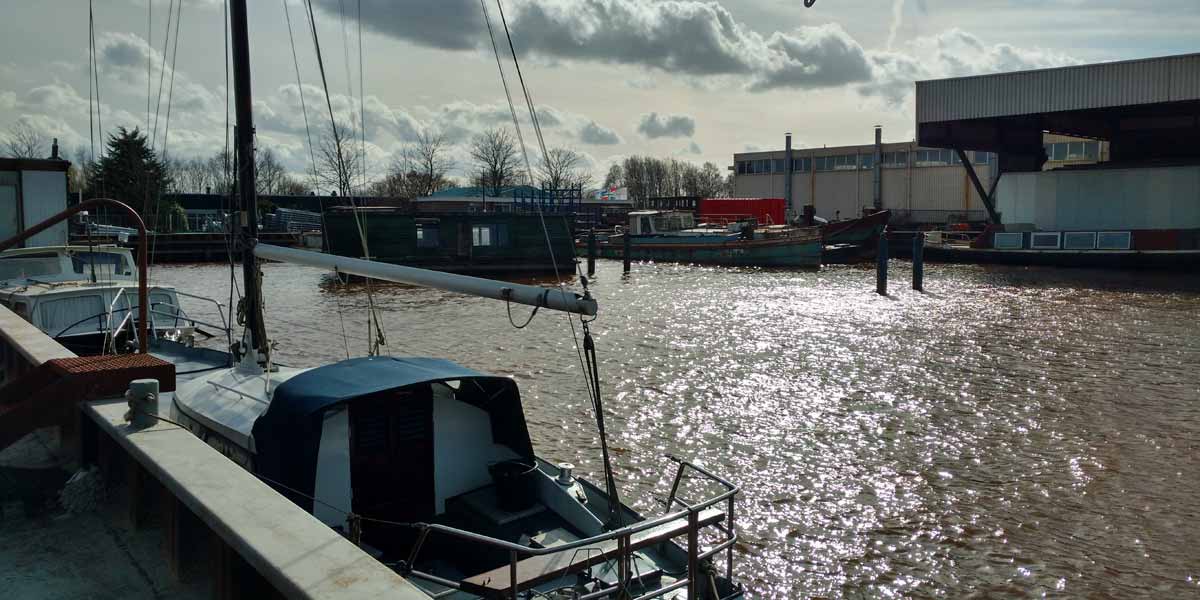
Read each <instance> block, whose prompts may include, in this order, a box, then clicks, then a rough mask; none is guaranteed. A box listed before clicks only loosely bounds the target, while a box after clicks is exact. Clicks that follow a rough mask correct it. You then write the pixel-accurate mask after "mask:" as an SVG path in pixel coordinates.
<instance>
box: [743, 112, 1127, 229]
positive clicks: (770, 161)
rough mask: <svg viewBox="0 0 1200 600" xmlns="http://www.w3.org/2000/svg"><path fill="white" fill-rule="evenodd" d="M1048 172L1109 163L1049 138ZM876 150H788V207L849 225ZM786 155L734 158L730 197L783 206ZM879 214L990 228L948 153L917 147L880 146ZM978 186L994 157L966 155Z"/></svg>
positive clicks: (870, 190)
mask: <svg viewBox="0 0 1200 600" xmlns="http://www.w3.org/2000/svg"><path fill="white" fill-rule="evenodd" d="M1044 148H1045V151H1046V154H1047V156H1048V157H1050V159H1049V160H1048V161H1047V162H1046V165H1045V168H1047V169H1050V168H1056V167H1059V166H1066V165H1079V164H1091V163H1096V162H1101V161H1105V160H1107V159H1108V145H1107V143H1105V142H1100V141H1097V140H1086V139H1080V138H1075V137H1070V136H1063V135H1053V134H1047V135H1046V136H1045V139H1044ZM875 150H876V148H875V145H874V144H864V145H860V146H838V147H832V148H827V147H823V148H799V149H793V150H792V190H791V193H792V207H793V210H794V211H796V212H799V211H800V210H801V209H800V207H803V206H805V205H808V204H812V205H813V206H814V207H815V209H816V214H817V216H819V217H823V218H825V219H831V220H832V219H838V218H842V219H848V218H852V217H856V216H859V215H860V214H862V210H863V209H864V208H870V207H873V206H874V201H875V200H874V176H875V174H874V164H875ZM786 156H787V151H786V149H783V150H773V151H767V152H744V153H740V154H735V155H734V165H733V166H732V167H730V169H731V170H732V171H733V172H734V186H733V195H734V196H736V197H754V198H784V197H785V196H786V195H787V193H788V190H787V183H786V182H787V158H786ZM880 156H881V157H882V160H881V161H880V175H881V184H882V185H881V189H880V196H881V207H882V208H886V209H890V210H891V211H892V214H893V218H892V223H893V224H897V223H899V224H911V225H921V224H925V225H944V224H946V223H948V222H957V221H972V222H983V221H986V220H987V210H986V208H985V206H984V204H983V202H982V200H981V199H980V196H979V192H978V191H977V190H976V189H975V186H974V185H973V184H972V182H971V179H970V176H969V175H968V173H967V171H966V169H964V168H963V166H962V164H961V163H960V161H959V158H958V156H956V154H955V152H954V151H953V150H949V149H945V148H931V147H925V146H921V145H919V144H917V143H916V142H900V143H887V144H881V145H880ZM967 156H968V158H969V159H970V160H971V161H972V163H973V165H974V167H975V171H976V173H977V174H978V176H979V178H980V179H981V180H982V181H983V182H985V183H986V184H987V185H990V183H991V181H992V178H993V177H994V175H995V173H996V165H995V161H996V156H995V154H994V153H992V152H987V151H978V152H968V153H967Z"/></svg>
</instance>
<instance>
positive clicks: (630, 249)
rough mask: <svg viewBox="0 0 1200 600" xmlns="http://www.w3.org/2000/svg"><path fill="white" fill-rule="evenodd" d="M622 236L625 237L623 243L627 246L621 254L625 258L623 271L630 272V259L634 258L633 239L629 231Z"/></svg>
mask: <svg viewBox="0 0 1200 600" xmlns="http://www.w3.org/2000/svg"><path fill="white" fill-rule="evenodd" d="M621 238H623V244H624V246H625V247H624V251H623V252H622V253H621V255H622V256H623V257H624V259H625V264H624V265H623V266H622V267H621V268H622V269H623V270H622V271H621V272H622V273H628V272H629V261H630V260H632V256H633V240H632V239H631V238H630V235H629V232H628V231H626V232H625V233H624V234H622V235H621Z"/></svg>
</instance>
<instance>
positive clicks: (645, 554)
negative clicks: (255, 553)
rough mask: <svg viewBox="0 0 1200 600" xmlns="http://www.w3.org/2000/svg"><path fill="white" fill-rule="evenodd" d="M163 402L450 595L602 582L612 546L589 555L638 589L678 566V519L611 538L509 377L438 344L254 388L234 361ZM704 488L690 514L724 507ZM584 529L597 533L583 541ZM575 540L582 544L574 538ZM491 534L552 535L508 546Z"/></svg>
mask: <svg viewBox="0 0 1200 600" xmlns="http://www.w3.org/2000/svg"><path fill="white" fill-rule="evenodd" d="M173 412H174V414H173V417H175V418H177V419H179V420H180V421H181V422H182V423H183V424H184V425H186V426H187V427H188V428H189V429H191V430H192V431H193V432H194V433H196V434H197V435H198V436H200V437H201V438H202V439H204V440H205V441H206V442H207V443H208V444H210V445H212V446H214V447H215V448H217V449H218V450H220V451H221V452H223V453H225V454H226V455H227V456H230V458H232V459H234V461H235V462H238V463H239V464H241V465H242V466H244V467H245V468H247V469H249V470H252V471H253V472H255V473H257V474H258V475H259V476H260V477H261V478H262V479H263V480H264V481H265V482H267V483H268V484H270V485H272V486H273V487H275V488H276V489H277V490H278V491H279V492H280V493H282V494H284V495H285V496H287V497H288V498H290V499H291V500H292V501H294V502H295V503H296V504H298V505H299V506H301V507H303V508H305V509H306V510H308V511H309V512H311V513H312V514H313V516H314V517H316V518H317V519H319V520H321V521H322V522H324V523H326V524H327V525H329V526H331V527H333V528H335V529H338V530H340V531H342V532H343V534H345V535H347V536H349V537H351V538H352V539H354V540H355V541H356V542H358V543H359V544H360V545H361V546H362V547H363V548H364V550H366V551H367V552H369V553H371V554H372V555H373V556H375V557H376V558H378V559H380V560H383V561H384V562H387V563H389V564H391V563H399V564H402V565H403V567H402V568H404V569H407V570H408V574H409V575H411V580H412V581H413V582H414V583H416V584H417V585H419V586H420V587H422V589H424V590H425V591H426V592H427V593H429V594H430V595H432V596H435V597H441V596H439V594H441V593H443V592H447V591H450V592H451V593H453V592H452V591H451V590H452V588H457V589H458V590H459V593H460V595H455V596H454V597H456V598H458V597H463V598H477V597H511V590H513V589H514V588H515V589H520V590H535V591H538V592H542V593H546V592H549V591H551V590H553V589H556V588H557V587H559V586H561V585H563V584H562V583H561V581H562V580H563V578H564V576H565V575H566V574H568V573H581V572H582V573H585V574H586V576H587V578H590V579H588V581H591V582H593V583H594V585H596V586H601V587H604V586H609V585H611V582H608V583H606V581H608V580H610V579H613V578H614V577H616V575H617V570H616V569H615V561H614V562H613V563H609V566H610V567H613V568H609V567H602V565H604V564H605V563H606V562H607V561H609V560H612V559H613V557H616V556H617V555H618V554H620V553H622V552H623V553H626V554H627V555H628V557H629V558H628V559H627V560H630V561H633V563H636V568H637V569H639V570H640V573H641V574H642V576H643V582H642V585H644V586H647V587H646V589H648V590H651V589H655V588H657V587H658V586H660V585H667V584H668V583H669V582H673V581H675V579H674V578H675V577H678V573H679V572H681V571H685V570H686V569H687V564H688V561H687V555H686V553H685V552H684V551H683V550H682V549H681V548H680V547H679V546H677V545H675V544H674V543H671V542H670V540H671V539H672V538H674V537H677V536H680V535H685V534H686V528H687V527H688V523H687V520H686V519H677V520H674V521H668V522H664V524H663V525H661V526H659V527H641V528H640V529H639V530H638V531H639V532H640V533H633V534H632V537H631V538H630V539H631V541H630V542H628V545H627V546H621V545H620V544H619V543H618V542H617V538H618V537H619V536H620V533H619V532H615V531H608V530H607V525H609V524H611V521H610V517H611V516H612V515H613V512H611V511H610V504H609V502H608V498H607V496H606V495H605V493H604V492H603V491H602V490H600V489H599V488H597V487H595V486H593V485H591V484H590V483H587V482H586V481H584V480H582V479H578V478H576V477H574V476H573V474H572V472H571V469H572V467H571V466H570V465H557V466H556V465H551V464H549V463H546V462H545V461H543V460H540V459H538V458H537V457H536V456H535V455H534V452H533V444H532V442H531V440H530V437H529V431H528V428H527V426H526V421H525V415H524V412H523V409H522V406H521V398H520V392H519V390H518V388H517V384H516V382H515V381H513V380H512V379H510V378H507V377H497V376H492V375H486V374H483V373H479V372H477V371H473V370H471V369H467V368H465V367H462V366H459V365H457V364H455V363H452V362H450V361H447V360H443V359H437V358H396V357H382V356H377V357H365V358H354V359H348V360H345V361H341V362H338V363H335V364H331V365H326V366H322V367H317V368H313V369H287V368H280V369H278V370H277V371H275V372H272V373H271V374H270V377H269V378H267V387H266V393H265V394H264V378H263V375H262V373H257V374H256V373H252V372H249V371H239V370H238V369H231V370H223V371H219V372H214V373H210V374H207V375H205V376H202V377H198V378H196V379H192V380H191V381H188V382H186V383H184V384H183V385H181V386H180V388H179V389H178V390H177V391H176V392H175V410H174V411H173ZM730 493H734V492H730ZM728 496H729V494H726V495H725V496H723V497H722V499H723V498H726V497H728ZM714 504H715V501H711V502H708V503H706V504H705V505H704V509H703V510H701V512H700V513H699V515H698V520H697V522H696V524H695V526H696V527H710V526H713V525H715V524H717V523H719V522H720V521H722V520H723V519H724V518H725V513H724V512H723V511H721V510H717V509H713V508H710V507H711V506H713V505H714ZM616 511H617V513H618V514H619V515H620V517H618V518H619V519H620V522H621V523H630V524H632V523H637V522H639V521H642V517H641V516H640V515H637V514H636V513H634V512H633V511H632V510H630V509H628V508H626V507H624V506H620V505H619V504H618V505H616ZM596 536H604V539H603V540H602V541H601V540H598V541H596V543H595V544H591V543H590V542H589V541H590V540H592V539H594V538H596ZM609 538H611V539H609ZM572 543H579V544H588V546H589V548H590V550H589V552H582V551H576V552H572V550H571V546H570V544H572ZM504 544H518V545H520V546H521V547H523V548H527V549H530V550H531V551H532V552H536V551H538V550H539V549H547V550H548V551H550V552H554V550H552V549H555V548H558V547H564V546H565V548H564V550H563V552H560V553H558V554H546V555H535V556H530V557H528V558H520V560H517V559H514V558H513V557H514V554H513V553H512V552H511V547H508V546H505V545H504ZM592 546H594V547H592ZM510 561H516V562H510ZM513 568H516V569H517V570H516V571H513V570H512V569H513ZM513 573H516V574H517V577H518V579H517V580H512V579H511V578H510V575H511V574H513ZM672 573H673V574H674V575H671V574H672ZM581 577H582V575H581ZM606 578H607V579H606ZM576 580H577V579H576V576H575V575H572V576H571V577H570V582H571V583H574V582H575V581H576ZM701 583H702V584H703V585H707V582H701ZM725 589H726V590H727V591H726V593H728V590H729V589H731V588H728V587H725Z"/></svg>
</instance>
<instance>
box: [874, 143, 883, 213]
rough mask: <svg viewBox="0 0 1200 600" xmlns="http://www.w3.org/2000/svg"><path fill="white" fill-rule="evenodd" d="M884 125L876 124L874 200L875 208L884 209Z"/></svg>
mask: <svg viewBox="0 0 1200 600" xmlns="http://www.w3.org/2000/svg"><path fill="white" fill-rule="evenodd" d="M882 162H883V127H882V126H879V125H876V126H875V161H874V162H873V163H872V165H873V167H874V168H873V169H872V171H873V175H874V184H875V193H874V198H873V200H874V202H873V203H872V204H873V205H874V207H875V210H883V165H882V164H880V163H882Z"/></svg>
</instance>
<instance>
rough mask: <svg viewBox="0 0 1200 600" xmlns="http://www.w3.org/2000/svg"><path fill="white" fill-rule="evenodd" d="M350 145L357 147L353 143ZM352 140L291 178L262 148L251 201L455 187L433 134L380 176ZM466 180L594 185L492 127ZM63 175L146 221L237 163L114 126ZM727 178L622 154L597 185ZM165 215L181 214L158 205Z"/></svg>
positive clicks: (567, 156)
mask: <svg viewBox="0 0 1200 600" xmlns="http://www.w3.org/2000/svg"><path fill="white" fill-rule="evenodd" d="M356 140H358V141H359V143H356ZM360 144H361V138H359V133H358V131H357V130H356V129H355V128H354V127H353V126H352V125H348V124H345V123H337V124H335V125H332V126H330V127H328V128H327V130H326V131H325V132H324V134H323V135H321V136H320V137H319V138H318V142H317V143H316V144H315V147H314V148H313V153H312V157H311V159H310V161H309V163H310V164H309V165H308V169H306V172H304V173H301V174H296V173H293V172H290V171H289V170H288V169H287V168H286V167H285V166H284V165H283V163H282V162H281V161H280V160H279V158H278V156H277V155H276V153H275V152H274V151H272V150H271V149H270V148H263V149H259V150H257V151H256V152H255V156H254V168H255V173H256V180H255V181H256V185H255V187H256V191H257V192H258V194H260V195H305V194H311V193H330V194H336V195H340V196H363V195H370V196H376V197H387V198H398V199H413V198H418V197H421V196H428V195H430V194H433V193H436V192H439V191H441V190H444V189H446V188H450V187H454V186H457V185H460V183H461V182H460V180H459V179H457V178H455V177H452V176H451V175H450V173H451V172H452V171H455V170H456V169H457V168H458V166H459V165H458V164H457V163H456V161H455V159H454V158H453V152H454V150H455V148H454V145H453V144H452V143H451V142H450V141H448V140H447V138H446V137H445V136H444V135H443V134H441V133H438V132H435V131H425V132H422V133H420V134H418V135H417V136H416V138H415V139H414V140H413V141H412V142H410V143H408V144H405V145H404V146H403V147H401V149H400V150H398V151H397V152H395V153H394V155H393V156H392V158H391V160H390V162H389V163H388V164H387V165H386V167H384V168H383V170H382V174H381V175H379V176H377V177H374V178H370V177H368V176H367V174H366V170H365V164H364V162H365V161H364V160H363V155H362V152H361V149H362V146H361V145H360ZM3 149H4V150H5V151H6V153H7V154H8V155H9V156H12V157H15V158H44V157H46V156H47V155H48V149H49V143H48V142H47V139H46V137H45V136H44V135H43V134H41V133H40V132H38V131H37V130H36V129H34V128H33V127H31V126H29V125H28V124H27V123H25V122H18V123H16V124H15V125H13V126H12V127H11V128H10V129H9V132H8V135H7V136H5V140H4V144H3ZM466 155H467V157H468V161H467V164H465V165H463V167H464V168H463V169H461V171H463V172H466V173H467V174H468V175H467V177H466V180H465V181H466V183H468V184H470V185H475V186H479V187H480V188H482V189H483V190H484V192H485V193H487V194H490V195H500V194H502V193H503V192H502V189H503V188H508V187H512V186H516V185H522V184H526V183H529V182H530V180H531V179H532V181H533V182H534V183H535V184H536V185H541V186H545V187H548V188H552V189H567V188H582V189H587V188H589V187H591V186H592V185H594V183H595V180H594V179H593V177H592V175H591V170H590V165H589V164H588V161H587V159H586V158H585V156H584V155H583V154H581V153H579V152H577V151H576V150H573V149H571V148H567V147H554V148H549V149H547V151H546V156H545V157H544V158H541V157H540V156H531V157H530V158H529V160H530V162H533V163H534V164H535V165H536V166H535V167H534V173H533V177H532V178H530V177H529V176H528V175H527V171H528V169H527V168H526V162H525V156H524V155H523V153H522V150H521V148H520V144H519V142H518V140H517V138H516V136H515V135H514V133H513V131H512V130H511V129H508V128H503V127H500V128H493V129H489V130H486V131H484V132H481V133H479V134H477V135H475V136H474V137H472V138H471V139H470V140H469V142H468V144H467V146H466ZM72 158H73V164H72V166H71V170H70V172H69V186H70V189H71V191H72V192H82V193H83V194H84V195H85V196H86V197H89V198H90V197H97V196H99V195H107V196H109V197H114V198H120V199H126V200H127V201H129V202H130V203H131V205H132V206H134V208H136V209H138V210H139V212H141V213H142V215H143V216H144V217H146V216H155V214H156V212H157V211H158V210H159V204H160V202H159V198H160V197H161V195H162V194H170V193H212V194H229V193H232V191H233V189H234V182H235V180H236V164H235V161H234V157H233V156H232V155H231V153H230V152H228V151H224V150H222V151H219V152H216V153H215V154H213V155H211V156H207V157H203V156H199V157H192V158H186V159H176V158H167V159H163V158H160V157H159V155H158V153H157V152H156V151H155V150H154V149H153V148H151V147H150V145H149V142H148V139H147V136H146V135H145V134H144V133H142V132H140V131H139V130H138V129H137V128H134V129H133V130H127V129H125V128H123V127H121V128H118V129H117V130H116V132H115V133H113V134H111V135H110V136H109V138H108V139H107V140H106V141H105V151H104V152H103V153H102V155H101V158H100V159H99V160H93V157H92V156H91V155H90V152H89V151H88V149H87V148H85V147H79V148H77V149H76V150H75V152H74V153H73V155H72ZM730 181H731V180H730V179H729V178H727V177H725V176H724V175H723V174H722V172H721V169H720V168H719V167H717V165H715V164H714V163H711V162H706V163H704V164H703V165H696V164H695V163H692V162H688V161H682V160H678V159H675V158H655V157H650V156H631V157H628V158H626V159H624V160H623V161H622V162H620V163H618V164H614V165H612V167H611V168H610V169H609V171H608V174H607V176H606V177H605V179H604V182H603V183H604V186H605V187H606V188H612V187H625V188H627V189H628V192H629V197H630V199H631V200H632V201H634V202H640V201H644V200H645V199H647V198H656V197H670V196H702V197H722V196H728V195H729V190H730ZM166 210H173V211H175V210H181V209H178V207H170V206H168V207H166Z"/></svg>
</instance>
